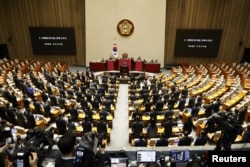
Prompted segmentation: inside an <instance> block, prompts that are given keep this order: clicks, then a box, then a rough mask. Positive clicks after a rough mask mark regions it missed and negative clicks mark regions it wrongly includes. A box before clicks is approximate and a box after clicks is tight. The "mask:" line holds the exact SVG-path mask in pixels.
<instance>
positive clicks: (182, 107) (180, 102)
mask: <svg viewBox="0 0 250 167" xmlns="http://www.w3.org/2000/svg"><path fill="white" fill-rule="evenodd" d="M185 104H186V99H184V98H182V99H181V100H180V101H179V104H178V109H179V110H180V111H183V110H184V109H185Z"/></svg>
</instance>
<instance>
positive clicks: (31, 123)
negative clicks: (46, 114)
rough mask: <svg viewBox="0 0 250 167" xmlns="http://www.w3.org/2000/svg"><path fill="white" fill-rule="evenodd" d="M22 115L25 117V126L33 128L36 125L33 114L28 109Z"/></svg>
mask: <svg viewBox="0 0 250 167" xmlns="http://www.w3.org/2000/svg"><path fill="white" fill-rule="evenodd" d="M24 116H25V117H26V120H27V128H28V129H33V128H34V127H35V126H36V121H35V118H34V115H33V114H32V113H31V112H30V111H25V112H24Z"/></svg>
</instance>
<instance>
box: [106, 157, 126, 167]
mask: <svg viewBox="0 0 250 167" xmlns="http://www.w3.org/2000/svg"><path fill="white" fill-rule="evenodd" d="M127 165H128V158H110V167H127Z"/></svg>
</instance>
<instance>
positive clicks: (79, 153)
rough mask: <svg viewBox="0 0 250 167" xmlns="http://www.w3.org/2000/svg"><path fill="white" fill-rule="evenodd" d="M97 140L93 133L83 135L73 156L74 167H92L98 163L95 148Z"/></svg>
mask: <svg viewBox="0 0 250 167" xmlns="http://www.w3.org/2000/svg"><path fill="white" fill-rule="evenodd" d="M98 143H99V140H98V137H97V135H96V134H95V133H93V132H89V133H85V134H84V136H82V138H81V139H80V141H79V145H78V147H77V149H76V154H75V163H74V164H75V167H80V166H81V167H88V166H92V164H94V163H95V162H96V161H98V156H97V146H98Z"/></svg>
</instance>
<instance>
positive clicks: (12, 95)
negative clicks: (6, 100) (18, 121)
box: [11, 92, 19, 108]
mask: <svg viewBox="0 0 250 167" xmlns="http://www.w3.org/2000/svg"><path fill="white" fill-rule="evenodd" d="M11 103H12V106H13V107H15V108H17V107H18V106H19V105H18V103H17V98H16V95H15V93H14V92H12V93H11Z"/></svg>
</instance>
